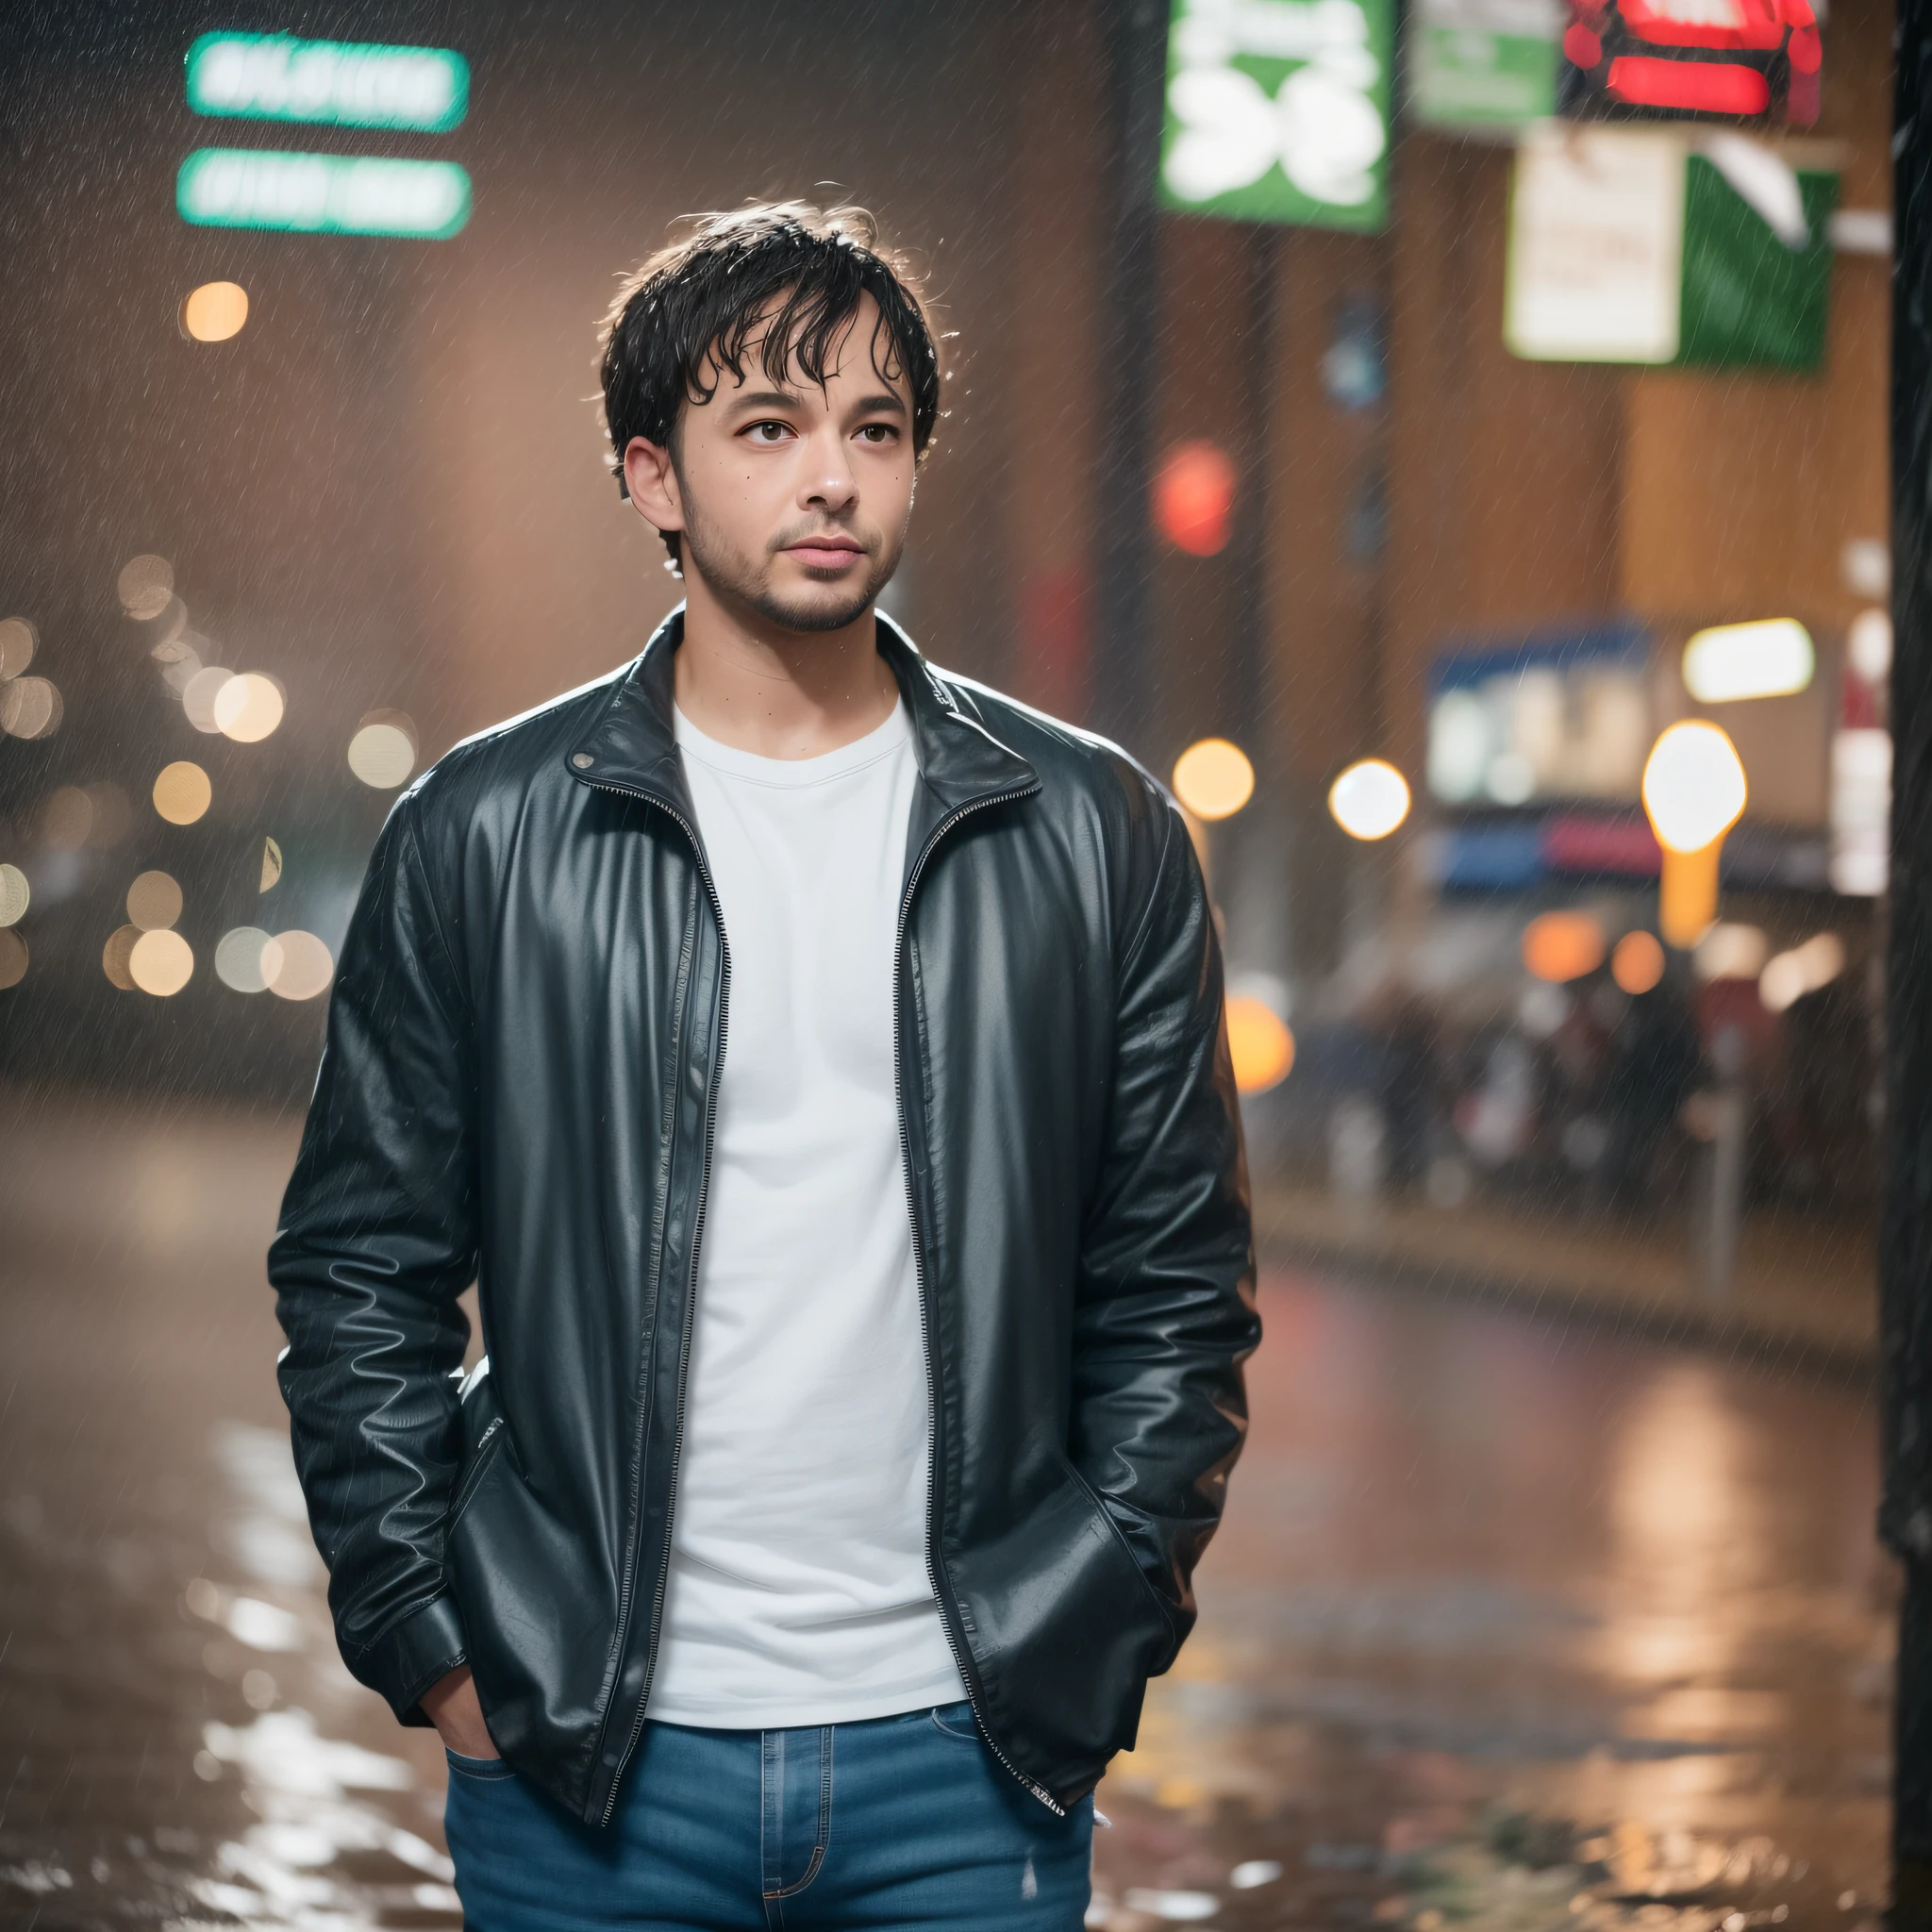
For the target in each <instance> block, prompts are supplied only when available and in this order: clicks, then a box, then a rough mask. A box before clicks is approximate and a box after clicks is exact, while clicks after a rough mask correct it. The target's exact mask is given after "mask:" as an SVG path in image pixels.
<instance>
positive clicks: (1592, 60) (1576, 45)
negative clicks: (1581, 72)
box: [1563, 20, 1604, 68]
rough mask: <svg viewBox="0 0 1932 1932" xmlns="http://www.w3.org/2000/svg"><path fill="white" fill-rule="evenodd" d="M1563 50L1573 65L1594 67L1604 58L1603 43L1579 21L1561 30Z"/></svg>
mask: <svg viewBox="0 0 1932 1932" xmlns="http://www.w3.org/2000/svg"><path fill="white" fill-rule="evenodd" d="M1563 52H1564V55H1565V56H1566V57H1567V58H1568V59H1569V60H1570V62H1571V64H1572V65H1573V66H1576V67H1585V68H1589V67H1594V66H1595V65H1596V63H1597V62H1598V61H1599V60H1601V59H1602V58H1604V43H1603V42H1602V41H1601V40H1600V39H1598V37H1597V36H1596V35H1595V34H1593V33H1591V30H1590V29H1589V28H1588V27H1587V26H1585V25H1583V23H1582V22H1581V21H1580V20H1579V21H1573V22H1572V23H1571V24H1570V25H1569V26H1568V27H1566V28H1565V29H1564V32H1563Z"/></svg>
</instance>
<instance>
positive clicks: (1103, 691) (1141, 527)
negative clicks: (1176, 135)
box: [1091, 0, 1167, 752]
mask: <svg viewBox="0 0 1932 1932" xmlns="http://www.w3.org/2000/svg"><path fill="white" fill-rule="evenodd" d="M1098 4H1099V8H1100V15H1101V23H1102V31H1103V32H1104V34H1105V36H1106V49H1107V80H1108V173H1107V181H1106V189H1105V195H1104V199H1103V202H1102V207H1103V208H1104V210H1105V219H1104V225H1103V229H1102V235H1101V247H1102V277H1101V301H1102V308H1101V326H1100V329H1099V332H1098V333H1099V341H1098V348H1099V353H1100V384H1099V391H1100V393H1099V404H1100V447H1099V458H1100V478H1099V490H1098V491H1097V492H1096V494H1097V511H1098V515H1097V529H1096V532H1095V538H1096V541H1095V544H1094V553H1095V554H1094V570H1093V632H1094V635H1093V675H1092V685H1091V690H1092V704H1091V715H1092V716H1093V718H1094V720H1095V721H1096V723H1097V724H1099V726H1100V728H1101V729H1102V730H1103V731H1105V732H1107V733H1108V734H1109V735H1110V736H1112V737H1114V738H1117V739H1119V740H1120V741H1122V742H1123V743H1124V745H1125V746H1126V748H1127V749H1128V750H1129V751H1134V752H1142V751H1144V750H1145V749H1146V745H1145V740H1146V733H1147V726H1148V723H1149V720H1150V717H1151V713H1152V696H1151V692H1150V691H1149V688H1148V686H1149V676H1148V674H1149V669H1150V664H1149V658H1150V656H1151V651H1150V643H1151V639H1150V636H1149V632H1150V623H1149V616H1150V603H1149V575H1150V571H1151V559H1152V554H1153V542H1152V540H1151V538H1150V537H1149V534H1148V527H1147V514H1148V506H1147V484H1148V472H1149V468H1150V464H1151V458H1152V441H1153V431H1154V383H1155V375H1156V372H1157V369H1158V356H1157V353H1156V350H1157V332H1158V325H1159V319H1160V307H1159V287H1158V236H1157V233H1156V227H1155V221H1156V217H1155V211H1154V175H1155V169H1156V168H1157V166H1158V162H1159V156H1160V114H1161V92H1162V84H1163V80H1164V77H1165V66H1166V54H1167V32H1166V28H1167V8H1166V0H1098Z"/></svg>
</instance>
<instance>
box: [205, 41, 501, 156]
mask: <svg viewBox="0 0 1932 1932" xmlns="http://www.w3.org/2000/svg"><path fill="white" fill-rule="evenodd" d="M188 105H189V106H190V107H191V108H193V109H194V111H195V112H196V113H197V114H221V115H227V116H231V117H234V118H237V119H241V120H246V121H308V122H314V123H318V124H322V125H330V126H335V127H406V128H410V129H413V130H415V131H416V132H418V133H423V134H446V133H448V131H449V130H450V129H451V128H452V127H455V126H456V125H458V123H459V122H460V121H461V120H462V118H463V115H464V114H465V113H466V112H467V111H468V109H469V106H470V63H469V62H468V61H467V60H465V59H464V58H463V57H462V56H461V55H460V54H457V53H452V52H451V51H450V50H449V49H448V48H447V47H389V46H379V45H375V44H372V43H368V42H351V41H298V40H296V39H295V38H294V37H293V36H292V35H290V34H203V35H202V37H201V38H200V39H199V40H198V41H196V42H195V43H194V44H193V45H192V47H190V48H189V50H188Z"/></svg>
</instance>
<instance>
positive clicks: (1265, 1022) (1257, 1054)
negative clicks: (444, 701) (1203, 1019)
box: [1227, 993, 1294, 1093]
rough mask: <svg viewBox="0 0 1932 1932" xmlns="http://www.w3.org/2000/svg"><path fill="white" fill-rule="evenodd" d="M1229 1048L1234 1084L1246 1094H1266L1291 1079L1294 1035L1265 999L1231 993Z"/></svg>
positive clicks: (1229, 1003)
mask: <svg viewBox="0 0 1932 1932" xmlns="http://www.w3.org/2000/svg"><path fill="white" fill-rule="evenodd" d="M1227 1051H1228V1057H1229V1058H1230V1059H1231V1060H1232V1061H1233V1062H1234V1084H1235V1085H1236V1087H1237V1088H1239V1089H1240V1090H1241V1092H1243V1093H1265V1092H1266V1091H1268V1089H1269V1088H1271V1087H1278V1086H1279V1085H1280V1084H1281V1083H1282V1081H1284V1080H1285V1079H1287V1078H1288V1075H1289V1071H1290V1069H1291V1067H1292V1066H1293V1065H1294V1035H1293V1034H1292V1033H1291V1032H1290V1031H1289V1030H1288V1023H1287V1022H1286V1021H1285V1020H1283V1019H1282V1017H1281V1015H1280V1014H1279V1013H1277V1012H1276V1011H1275V1010H1274V1008H1273V1007H1271V1006H1269V1005H1268V1004H1267V1003H1266V1001H1264V1000H1257V999H1256V998H1254V997H1253V996H1252V995H1250V994H1246V993H1232V994H1230V995H1229V996H1228V1001H1227Z"/></svg>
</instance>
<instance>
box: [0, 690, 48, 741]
mask: <svg viewBox="0 0 1932 1932" xmlns="http://www.w3.org/2000/svg"><path fill="white" fill-rule="evenodd" d="M62 710H63V707H62V705H61V702H60V693H59V692H58V691H57V690H56V689H55V688H54V687H53V685H51V684H49V683H48V681H47V680H46V679H45V678H44V677H14V678H9V679H8V681H7V682H6V683H5V684H0V731H5V732H6V733H7V734H8V737H10V738H52V737H53V735H54V734H55V732H57V731H58V730H59V728H60V718H61V714H62Z"/></svg>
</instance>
